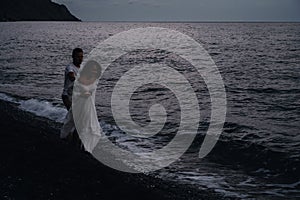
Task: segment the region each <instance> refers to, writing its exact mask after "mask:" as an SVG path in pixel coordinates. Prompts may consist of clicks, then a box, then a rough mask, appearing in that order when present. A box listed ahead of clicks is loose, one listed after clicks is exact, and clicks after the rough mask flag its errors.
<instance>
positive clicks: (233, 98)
mask: <svg viewBox="0 0 300 200" xmlns="http://www.w3.org/2000/svg"><path fill="white" fill-rule="evenodd" d="M148 26H159V27H165V28H170V29H174V30H178V31H180V32H182V33H185V34H187V35H188V36H190V37H192V38H193V39H195V40H196V41H197V42H199V43H201V44H202V45H203V46H204V47H205V49H206V50H207V51H208V53H209V54H210V56H211V57H212V58H213V60H214V61H215V63H216V65H217V66H218V68H219V71H220V73H221V75H222V78H223V80H224V84H225V87H226V95H227V104H228V105H227V109H228V111H227V115H226V122H225V125H224V129H223V132H222V135H221V138H220V140H219V141H218V143H217V145H216V147H215V148H214V150H213V151H212V152H211V153H210V154H209V156H207V157H206V158H204V159H202V160H200V159H199V158H198V150H199V147H200V145H201V142H202V139H203V136H204V135H205V133H206V130H207V127H208V123H209V119H210V114H211V110H210V108H209V107H210V102H209V100H210V99H209V93H208V91H207V89H206V85H205V83H204V81H203V80H202V79H201V78H199V77H198V76H195V72H194V71H193V68H192V67H191V66H190V64H189V63H187V62H186V61H184V60H182V59H181V58H180V57H178V56H176V55H174V54H172V53H169V52H161V51H157V50H145V51H138V52H131V53H129V54H127V55H125V56H123V57H121V58H119V59H118V60H116V61H115V62H114V63H113V65H112V66H111V67H110V68H109V70H108V71H107V73H106V74H105V76H103V78H102V80H101V81H100V83H99V85H98V91H97V92H98V94H101V98H100V97H99V98H97V111H98V115H99V118H100V119H101V123H102V126H103V127H104V131H105V132H106V134H107V135H109V136H110V137H111V139H112V140H114V141H115V142H117V143H118V144H119V145H120V146H122V147H123V148H127V149H130V150H132V151H137V152H138V151H139V149H140V148H143V149H146V150H150V151H151V150H153V149H156V148H159V147H162V146H163V145H165V144H167V143H168V141H169V140H170V139H171V138H172V135H173V134H175V133H176V131H177V126H178V123H179V118H180V106H178V102H177V100H176V97H175V96H174V95H172V92H171V91H169V90H168V89H166V88H162V87H161V86H159V85H155V84H153V85H146V86H143V87H141V88H140V89H139V90H138V91H137V92H136V93H135V94H134V95H133V96H132V98H131V100H132V101H131V108H132V109H131V110H130V112H131V115H132V118H133V120H134V121H135V122H136V123H138V124H140V125H146V124H147V123H149V116H148V114H147V113H148V109H149V107H150V105H152V104H154V103H158V102H159V103H161V104H162V105H164V107H165V109H166V110H167V111H168V119H167V123H166V128H165V129H164V132H163V134H160V135H158V136H157V137H153V138H151V139H149V140H142V139H134V138H132V137H128V136H126V135H124V134H122V133H121V131H120V130H119V129H118V128H117V127H116V126H115V125H114V120H113V117H112V114H111V111H110V97H111V92H112V89H113V86H114V85H115V83H116V82H117V81H118V78H120V76H122V74H123V73H125V72H126V71H127V70H128V69H130V67H131V66H132V65H134V64H137V63H141V62H144V63H167V64H169V65H172V67H174V68H175V69H176V70H178V71H179V72H180V73H183V74H185V75H186V77H187V78H188V80H189V82H190V83H191V84H192V85H193V86H194V90H195V92H196V94H197V98H198V99H199V107H200V109H201V122H200V128H199V131H198V133H199V134H198V136H197V138H196V140H195V141H194V143H193V145H192V146H191V148H190V149H189V151H188V152H187V153H186V154H185V155H184V156H182V157H181V158H180V160H178V161H177V162H175V163H173V164H172V165H171V166H169V167H167V168H165V169H163V170H160V171H158V172H156V173H154V174H153V175H156V176H159V177H162V178H165V179H170V180H174V181H176V182H178V181H179V182H182V183H183V184H191V185H193V186H194V187H196V188H199V189H208V190H211V191H214V192H218V193H221V194H223V195H225V196H228V197H237V198H243V199H247V198H249V199H251V198H254V199H287V198H290V199H296V198H300V175H299V174H300V170H299V166H300V123H299V122H300V24H299V23H173V24H169V23H159V24H152V23H151V24H150V23H149V24H147V23H137V24H134V23H63V22H59V23H58V22H44V23H38V22H35V23H32V22H22V23H0V27H1V29H0V43H1V45H0V55H1V56H0V92H2V94H1V95H0V97H1V98H2V99H6V100H10V101H17V102H18V103H19V104H20V108H22V109H26V110H29V111H32V112H35V113H36V114H37V115H41V116H46V117H48V118H51V119H53V120H57V121H61V120H62V119H63V117H64V115H65V110H64V109H63V106H62V103H61V100H60V95H61V92H62V85H63V70H64V67H65V65H66V64H67V63H69V62H70V53H71V50H72V49H73V48H74V47H75V46H80V47H82V48H83V49H84V51H85V52H86V53H89V52H90V51H91V50H92V49H93V48H95V47H96V46H97V44H98V43H99V42H101V41H103V40H105V39H107V38H108V37H109V36H111V35H113V34H116V33H118V32H121V31H124V30H129V29H131V28H138V27H148ZM133 60H134V61H133ZM3 93H6V94H7V95H4V94H3ZM145 113H146V114H145Z"/></svg>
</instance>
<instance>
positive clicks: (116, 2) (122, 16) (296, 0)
mask: <svg viewBox="0 0 300 200" xmlns="http://www.w3.org/2000/svg"><path fill="white" fill-rule="evenodd" d="M53 2H57V3H60V4H64V5H66V6H67V7H68V9H69V10H70V11H71V13H72V14H74V15H75V16H76V17H78V18H80V19H81V20H83V21H298V22H300V0H53Z"/></svg>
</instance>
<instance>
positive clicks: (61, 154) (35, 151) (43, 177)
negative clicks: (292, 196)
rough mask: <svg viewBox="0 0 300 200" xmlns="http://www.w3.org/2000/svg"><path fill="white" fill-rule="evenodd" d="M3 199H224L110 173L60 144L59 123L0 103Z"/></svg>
mask: <svg viewBox="0 0 300 200" xmlns="http://www.w3.org/2000/svg"><path fill="white" fill-rule="evenodd" d="M0 109H1V115H0V127H1V148H2V151H1V158H2V159H1V163H0V166H1V167H0V174H1V180H0V192H1V198H3V199H70V198H73V199H96V198H97V199H144V200H146V199H175V200H177V199H178V200H181V199H182V200H183V199H185V200H186V199H191V200H193V199H197V200H199V199H227V198H224V197H221V196H219V195H217V194H214V193H213V192H210V191H202V190H198V189H197V188H192V187H191V186H185V185H184V184H179V183H176V184H174V183H171V182H168V181H165V180H162V179H159V178H154V177H151V176H147V175H145V174H129V173H125V172H120V171H117V170H114V169H111V168H109V167H107V166H105V165H103V164H102V163H100V162H99V161H97V160H96V159H94V158H93V156H92V155H90V154H88V153H86V152H83V151H80V150H79V149H78V148H76V146H74V145H72V144H69V143H67V142H65V141H62V140H60V138H59V134H58V133H59V132H58V131H59V128H60V126H61V124H60V123H56V122H53V121H50V120H48V119H46V118H42V117H37V116H35V115H33V114H31V113H29V112H26V111H22V110H20V109H19V108H18V107H17V106H16V104H14V103H10V102H5V101H2V100H0Z"/></svg>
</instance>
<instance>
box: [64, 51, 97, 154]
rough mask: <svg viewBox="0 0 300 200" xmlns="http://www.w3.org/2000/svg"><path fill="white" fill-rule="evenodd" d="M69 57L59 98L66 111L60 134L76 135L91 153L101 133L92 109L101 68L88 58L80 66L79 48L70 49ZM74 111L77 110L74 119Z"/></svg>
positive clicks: (74, 136) (65, 135)
mask: <svg viewBox="0 0 300 200" xmlns="http://www.w3.org/2000/svg"><path fill="white" fill-rule="evenodd" d="M72 58H73V62H72V63H71V64H70V65H68V66H67V67H66V68H65V81H64V90H63V94H62V99H63V103H64V105H65V106H66V108H67V110H68V114H67V116H66V118H65V121H64V124H63V127H62V129H61V133H60V137H61V138H62V139H66V138H72V139H73V140H74V139H76V138H78V136H79V138H80V140H81V142H82V144H83V146H84V148H85V150H86V151H88V152H92V151H93V149H94V147H95V146H96V145H97V143H98V141H99V139H100V137H101V134H102V130H101V127H100V125H99V122H98V118H97V112H96V109H95V92H96V88H97V80H98V78H99V77H100V75H101V67H100V65H99V64H98V63H97V62H96V61H94V60H89V61H88V62H87V63H86V64H85V65H84V67H83V68H82V69H81V68H80V65H81V63H82V60H83V51H82V49H80V48H75V49H74V50H73V52H72ZM73 88H74V90H73ZM73 113H76V116H77V118H76V121H74V118H73ZM75 124H76V128H77V133H78V135H77V133H76V130H75Z"/></svg>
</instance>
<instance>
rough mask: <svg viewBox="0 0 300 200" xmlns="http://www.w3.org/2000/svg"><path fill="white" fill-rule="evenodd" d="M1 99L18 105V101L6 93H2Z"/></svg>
mask: <svg viewBox="0 0 300 200" xmlns="http://www.w3.org/2000/svg"><path fill="white" fill-rule="evenodd" d="M0 99H1V100H3V101H8V102H14V103H16V102H17V100H16V99H15V98H13V97H10V96H8V95H7V94H4V93H0Z"/></svg>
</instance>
